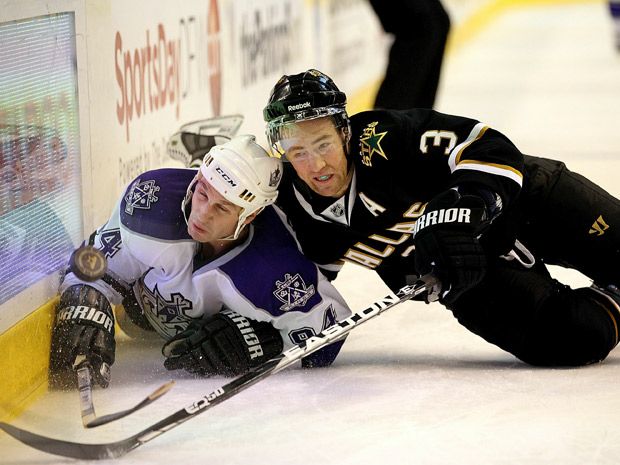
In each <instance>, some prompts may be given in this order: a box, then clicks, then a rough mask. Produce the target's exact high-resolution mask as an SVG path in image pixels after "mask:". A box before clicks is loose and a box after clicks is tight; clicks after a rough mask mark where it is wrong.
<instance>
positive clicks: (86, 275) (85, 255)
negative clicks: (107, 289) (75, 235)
mask: <svg viewBox="0 0 620 465" xmlns="http://www.w3.org/2000/svg"><path fill="white" fill-rule="evenodd" d="M69 269H70V270H71V271H72V272H73V274H75V275H76V276H77V277H78V278H80V279H82V280H84V281H97V280H98V279H100V278H101V277H102V276H103V275H104V274H105V272H106V271H107V269H108V261H107V260H106V258H105V255H104V254H103V252H101V250H99V249H96V248H95V247H93V246H92V245H85V246H82V247H80V248H78V249H76V250H75V252H73V254H72V255H71V259H70V260H69Z"/></svg>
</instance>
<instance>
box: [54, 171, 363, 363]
mask: <svg viewBox="0 0 620 465" xmlns="http://www.w3.org/2000/svg"><path fill="white" fill-rule="evenodd" d="M195 173H196V172H195V170H190V169H159V170H153V171H149V172H146V173H144V174H142V175H141V176H139V177H138V178H137V179H135V180H134V181H133V182H132V183H131V184H130V185H129V187H128V188H127V190H126V191H125V193H124V195H123V196H122V198H121V199H120V202H119V203H118V204H117V206H116V208H115V210H114V211H113V213H112V216H111V218H110V220H109V221H108V222H107V223H106V224H105V225H104V226H102V227H101V228H100V229H99V230H97V231H96V233H95V234H94V237H92V238H91V242H93V241H94V245H95V246H96V247H97V248H99V249H100V250H102V251H103V252H104V254H105V255H106V257H107V259H108V275H109V276H108V277H107V279H105V280H99V281H96V282H94V283H86V284H89V285H91V286H93V287H96V288H97V289H99V290H100V291H101V292H102V293H103V294H104V295H106V297H108V299H109V300H110V302H111V303H113V304H120V303H121V302H122V300H123V297H124V296H123V294H126V293H127V292H131V290H132V291H133V294H134V296H135V298H136V300H137V302H138V304H139V306H140V307H141V310H142V315H141V317H142V316H143V317H144V318H145V319H146V320H148V322H149V323H150V325H151V326H152V328H153V329H155V330H156V331H157V332H158V333H159V334H160V335H161V336H162V337H164V338H166V339H168V338H170V337H172V336H174V335H175V334H178V333H179V332H181V331H183V330H184V329H185V328H187V326H188V324H189V323H190V322H191V321H192V320H195V319H199V318H202V317H203V316H208V315H212V314H215V313H217V312H219V311H220V310H221V309H223V308H229V309H231V310H234V311H235V312H237V313H239V314H241V315H243V316H245V317H247V318H250V319H252V320H257V321H267V322H270V323H271V324H272V325H273V326H274V327H275V328H276V329H278V330H279V331H280V334H281V336H282V340H283V342H284V350H286V349H288V348H290V347H291V346H292V345H293V344H298V343H300V342H302V341H304V340H306V339H307V338H309V337H311V336H313V335H315V334H318V333H319V332H321V331H322V330H323V329H325V328H326V327H328V326H331V325H332V324H333V323H334V322H336V321H338V320H342V319H344V318H346V317H348V316H349V315H350V314H351V312H350V310H349V308H348V307H347V305H346V303H345V302H344V299H343V298H342V296H341V295H340V294H339V293H338V291H336V289H335V288H334V287H333V285H332V284H331V283H330V282H329V281H327V279H325V277H324V276H323V275H322V274H321V273H320V272H319V271H318V269H317V267H316V265H315V264H314V263H312V262H311V261H309V260H308V259H306V258H305V257H304V256H303V255H302V254H301V252H299V250H298V248H297V244H296V242H295V240H294V238H293V237H292V236H291V235H290V233H289V232H288V231H287V229H286V228H285V226H284V225H283V224H282V222H281V220H280V218H279V217H278V215H277V214H276V213H275V211H274V210H273V209H272V208H271V207H267V208H266V209H265V210H264V211H263V212H262V213H261V214H260V215H258V216H257V217H256V219H255V220H254V221H253V222H252V223H251V224H250V225H249V226H247V228H248V229H249V234H248V237H247V239H246V240H245V241H244V242H243V243H242V244H240V245H238V246H236V247H235V248H233V249H232V250H229V251H228V252H227V253H225V254H224V255H221V256H220V257H218V258H216V259H215V260H213V261H211V262H206V263H205V262H201V261H200V254H197V252H198V247H199V244H198V243H197V242H196V241H194V240H193V239H192V238H191V237H190V236H189V234H188V232H187V225H186V222H185V219H184V216H183V212H182V211H181V201H182V199H183V198H184V196H185V193H186V189H187V186H188V185H189V184H190V182H191V180H192V179H193V177H194V175H195ZM110 278H112V279H110ZM80 282H81V281H80V280H79V279H78V278H77V277H76V276H75V275H73V274H72V273H69V274H68V275H67V276H66V278H65V280H64V282H63V284H62V286H61V291H63V290H64V289H66V288H67V287H68V286H70V285H73V284H76V283H80ZM339 346H340V345H338V348H339ZM320 352H321V351H319V352H317V354H319V356H321V354H320ZM328 352H330V353H331V355H329V356H330V357H333V358H335V356H336V354H337V352H338V351H337V350H335V353H333V352H334V350H332V351H327V352H324V353H323V355H322V356H323V357H325V355H326V354H327V353H328ZM314 355H316V354H314ZM311 357H312V356H311ZM333 358H332V360H333ZM328 363H329V362H328Z"/></svg>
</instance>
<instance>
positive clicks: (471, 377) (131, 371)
mask: <svg viewBox="0 0 620 465" xmlns="http://www.w3.org/2000/svg"><path fill="white" fill-rule="evenodd" d="M448 4H450V2H448ZM438 109H440V110H442V111H446V112H451V113H456V114H462V115H468V116H474V117H477V118H479V119H481V120H483V121H485V122H487V123H489V124H492V125H493V126H495V127H497V128H498V129H500V130H502V131H503V132H505V133H506V134H508V135H509V136H510V137H511V138H512V139H513V141H514V142H515V143H516V144H517V145H518V146H519V147H520V148H522V149H523V150H524V151H526V152H528V153H531V154H534V155H542V156H550V157H554V158H561V159H563V160H565V161H566V162H567V163H568V164H569V166H570V167H571V168H573V169H575V170H577V171H580V172H582V173H584V174H586V175H588V176H590V177H591V178H592V179H594V180H595V181H597V182H599V183H600V184H601V185H603V186H604V187H605V188H607V189H608V190H610V191H611V192H612V193H614V194H615V195H620V187H619V186H618V184H617V179H618V175H617V173H618V168H619V167H620V126H619V121H620V56H618V55H617V54H616V53H615V51H614V49H613V47H612V41H611V26H610V24H609V18H608V17H607V16H606V10H605V7H604V5H603V4H602V3H600V4H599V3H592V2H586V3H583V4H570V5H558V6H544V7H534V6H532V7H528V8H525V9H516V10H511V11H510V12H509V13H508V14H505V15H503V16H500V17H499V18H497V20H496V21H495V22H493V23H492V24H491V25H490V26H489V27H488V28H486V29H484V30H483V31H482V32H481V33H480V34H479V35H477V36H476V37H475V38H474V39H473V40H472V41H471V42H469V43H467V44H463V45H462V46H461V47H458V49H457V51H456V52H455V53H454V54H453V55H450V56H449V57H448V61H447V63H446V67H445V70H444V75H443V81H442V91H441V94H440V99H439V103H438ZM567 201H569V199H567ZM554 273H555V274H556V276H557V277H558V278H560V279H562V280H563V281H565V282H566V283H567V284H571V285H573V286H581V285H587V284H588V282H587V280H585V279H584V278H583V277H582V276H580V275H578V274H576V273H569V272H566V271H564V270H559V269H554ZM337 284H338V286H339V287H340V288H341V290H342V292H343V294H344V295H345V297H346V298H347V299H348V301H349V302H350V304H351V306H352V307H353V308H354V309H359V308H362V307H363V306H365V305H367V304H369V303H370V302H372V301H374V300H376V299H377V298H380V297H383V295H384V294H385V293H386V288H385V287H384V286H383V285H382V284H381V283H380V282H379V281H378V279H377V278H376V277H375V275H374V274H372V273H371V272H367V271H364V270H362V269H360V268H354V267H346V268H345V271H344V272H343V274H342V275H341V276H340V277H339V278H338V281H337ZM117 360H118V362H117V363H116V365H115V366H114V368H113V382H112V385H111V387H110V388H109V389H107V390H97V391H95V394H94V396H95V406H96V408H97V411H98V413H99V414H100V415H101V414H105V413H109V412H112V411H117V410H121V409H124V408H127V407H129V406H131V405H133V404H135V403H136V402H138V401H139V400H141V399H142V398H143V397H144V396H145V395H146V394H148V393H149V392H150V391H152V390H153V389H155V388H156V387H157V386H158V385H160V384H162V383H163V382H164V381H167V380H168V379H170V373H168V372H166V371H165V370H164V369H163V367H162V366H161V362H162V357H161V355H160V354H159V349H158V347H155V346H149V344H145V343H138V342H133V341H125V342H121V343H120V344H119V349H118V353H117ZM176 378H177V379H178V382H177V385H176V386H175V388H174V389H173V390H172V391H171V392H170V393H168V394H167V395H166V396H164V397H163V398H162V399H160V400H158V401H157V402H156V403H155V404H153V405H151V406H149V407H147V408H146V409H144V410H143V411H141V412H138V413H137V414H134V415H132V416H131V417H129V418H127V419H124V420H121V421H119V422H117V423H115V424H112V425H108V426H103V427H101V428H98V429H96V430H88V431H87V430H84V429H83V428H82V426H81V421H80V414H79V402H78V396H77V393H58V392H54V393H50V394H48V395H47V396H45V397H44V398H43V399H42V400H41V401H39V402H37V403H36V404H35V405H33V406H32V407H31V408H30V409H29V410H28V411H27V412H25V413H24V414H23V415H21V416H20V417H19V418H17V419H16V420H15V424H16V425H18V426H21V427H24V428H27V429H31V430H34V431H36V432H39V433H41V434H46V435H51V436H54V437H59V438H65V439H71V440H74V441H83V442H107V441H115V440H118V439H121V438H125V437H128V436H130V435H132V434H134V433H135V432H137V431H139V430H141V429H143V428H144V427H145V426H146V425H148V424H151V423H154V422H156V421H158V420H160V419H161V418H163V417H164V416H166V415H168V414H170V413H172V412H174V411H176V410H178V409H180V408H182V407H185V406H187V405H189V404H191V403H192V402H194V401H195V400H198V399H199V398H200V397H201V396H202V395H204V394H207V393H209V392H211V391H213V390H214V389H216V388H217V387H219V386H220V385H222V384H224V383H225V382H226V380H225V379H223V378H215V379H208V380H193V379H191V378H190V377H189V376H185V377H184V376H179V375H176ZM179 378H180V379H179ZM619 380H620V349H618V350H616V351H615V352H612V354H611V355H610V356H609V358H608V359H607V360H606V361H605V362H604V363H602V364H598V365H594V366H590V367H586V368H580V369H536V368H531V367H528V366H526V365H524V364H522V363H520V362H519V361H517V360H516V359H515V358H514V357H512V356H510V355H508V354H506V353H504V352H502V351H501V350H499V349H498V348H496V347H494V346H492V345H489V344H487V343H486V342H484V341H482V340H481V339H479V338H478V337H476V336H474V335H473V334H471V333H469V332H468V331H466V330H465V329H464V328H462V327H460V326H459V325H458V323H457V322H456V321H455V320H454V319H453V318H452V316H451V314H450V313H449V312H448V311H446V310H444V309H442V307H440V306H439V305H424V304H422V303H406V304H403V305H401V306H399V307H397V308H394V309H393V310H390V311H389V312H387V313H386V314H385V315H383V316H381V317H379V318H377V319H375V320H373V321H371V322H369V323H368V324H366V325H364V326H362V327H360V328H359V329H358V330H355V331H354V332H353V333H352V334H351V336H350V337H349V340H348V341H347V343H346V344H345V346H344V348H343V351H342V353H341V355H340V357H339V358H338V360H337V361H336V363H335V365H334V366H333V367H330V368H328V369H322V370H314V371H304V370H301V369H299V368H292V369H290V370H287V371H284V372H282V373H280V374H278V375H276V376H273V377H270V378H268V379H267V380H265V381H263V382H260V383H259V384H257V385H256V386H254V387H252V388H250V389H249V390H247V391H245V392H244V393H242V394H240V395H238V396H236V397H235V398H233V399H231V400H229V401H226V402H224V403H223V404H221V405H219V406H217V407H214V408H213V409H212V410H209V411H207V412H206V413H204V414H203V415H200V416H198V417H196V418H194V419H192V420H190V421H189V422H187V423H185V424H183V425H181V426H179V427H178V428H176V429H174V430H172V431H170V432H167V433H166V434H164V435H163V436H161V437H159V438H157V439H155V440H153V441H152V442H150V443H148V444H146V445H144V446H143V447H141V448H139V449H137V450H135V451H133V452H131V453H130V454H129V455H127V456H126V457H124V458H122V459H120V460H116V461H103V462H100V463H123V464H127V465H129V464H166V465H167V464H171V463H207V464H213V465H215V464H217V465H226V464H240V465H241V464H242V465H247V464H265V465H267V464H269V465H280V464H287V465H288V464H291V465H293V464H300V465H302V464H303V465H305V464H326V465H331V464H334V465H336V464H337V465H346V464H356V465H359V464H385V465H387V464H390V465H392V464H442V465H443V464H476V465H481V464H505V465H508V464H519V465H522V464H537V465H538V464H553V465H557V464H563V465H582V464H597V465H604V464H609V465H612V464H614V465H616V464H617V463H619V462H620V432H619V428H618V425H619V423H620V413H619V412H620V389H618V381H619ZM0 463H3V464H28V465H36V464H52V463H53V464H59V463H79V462H77V461H74V460H70V459H62V458H58V457H55V456H51V455H46V454H43V453H40V452H37V451H34V450H30V449H29V448H27V447H25V446H22V445H21V444H20V443H18V442H16V441H14V440H13V439H11V438H9V437H7V436H6V435H4V434H0Z"/></svg>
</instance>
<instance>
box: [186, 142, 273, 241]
mask: <svg viewBox="0 0 620 465" xmlns="http://www.w3.org/2000/svg"><path fill="white" fill-rule="evenodd" d="M200 176H202V177H204V178H205V180H207V181H208V182H209V184H211V185H212V186H213V188H214V189H215V190H216V191H217V192H219V193H220V194H221V195H222V197H224V198H225V199H226V200H228V201H229V202H231V203H233V204H235V205H238V206H239V207H241V213H239V221H238V223H237V228H236V229H235V232H234V233H233V235H232V236H229V237H226V238H225V239H229V240H233V239H236V238H237V237H239V233H240V232H241V230H242V229H243V226H244V222H245V220H246V219H247V218H248V217H249V216H250V215H252V214H253V213H255V212H260V210H262V209H263V208H265V207H266V206H267V205H271V204H272V203H274V202H275V201H276V198H277V197H278V184H279V183H280V179H281V178H282V162H281V161H280V160H278V159H277V158H273V157H270V156H269V154H268V153H267V152H266V151H265V150H264V149H263V148H262V147H261V146H260V145H258V144H257V143H256V138H255V137H254V136H251V135H241V136H236V137H233V138H232V139H231V140H229V141H228V142H226V143H224V144H222V145H216V146H214V147H212V148H211V150H209V152H208V153H207V154H206V155H205V157H204V159H203V161H202V164H201V165H200V168H199V174H198V175H197V176H196V178H195V179H194V181H193V182H192V183H191V184H190V186H189V189H188V195H187V197H186V201H187V200H189V198H190V196H191V190H192V188H193V186H194V184H195V182H196V181H197V180H198V178H199V177H200Z"/></svg>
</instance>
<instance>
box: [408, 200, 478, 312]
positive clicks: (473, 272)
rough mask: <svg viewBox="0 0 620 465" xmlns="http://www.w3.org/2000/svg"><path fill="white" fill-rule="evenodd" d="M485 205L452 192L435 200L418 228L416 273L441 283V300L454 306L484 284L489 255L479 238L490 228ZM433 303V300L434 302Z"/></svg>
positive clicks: (419, 221)
mask: <svg viewBox="0 0 620 465" xmlns="http://www.w3.org/2000/svg"><path fill="white" fill-rule="evenodd" d="M485 220H486V213H485V203H484V201H483V200H482V199H481V198H480V197H477V196H474V195H463V196H461V195H460V194H459V193H458V192H457V191H455V190H453V189H450V190H448V191H445V192H442V193H441V194H439V195H438V196H437V197H435V198H433V199H432V200H431V201H430V202H429V203H428V205H427V206H426V209H425V210H424V214H423V215H422V216H421V217H420V218H419V219H418V220H417V222H416V226H415V228H416V229H415V231H416V232H415V236H414V244H415V269H416V272H417V273H419V274H420V275H425V274H427V273H430V272H433V274H434V275H435V276H436V277H437V278H438V280H439V281H440V282H441V288H442V289H441V292H440V296H439V300H440V302H441V303H443V304H446V305H450V304H452V303H454V301H455V300H456V299H458V297H459V296H460V295H461V294H463V292H465V291H467V290H468V289H470V288H472V287H474V286H475V285H476V284H478V283H480V281H482V279H483V278H484V275H485V273H486V267H487V261H486V255H485V253H484V250H483V249H482V246H481V245H480V242H479V241H478V235H479V234H480V231H481V229H482V226H483V225H485V224H486V221H485ZM431 300H432V299H431Z"/></svg>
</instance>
